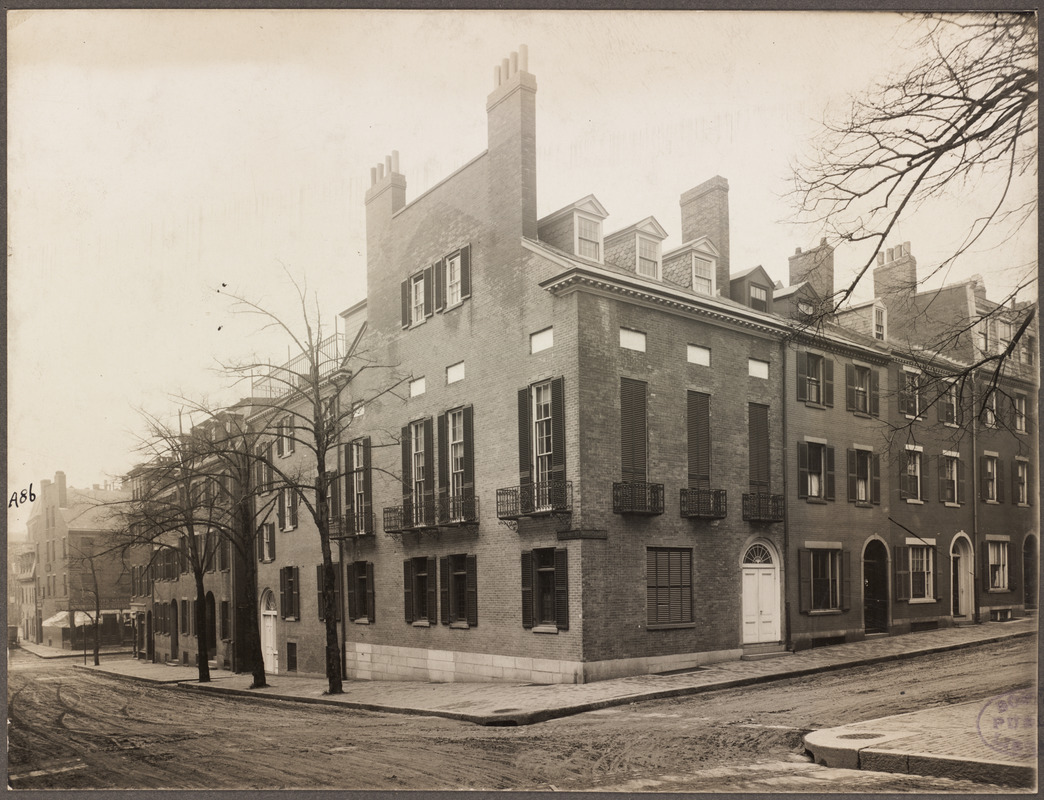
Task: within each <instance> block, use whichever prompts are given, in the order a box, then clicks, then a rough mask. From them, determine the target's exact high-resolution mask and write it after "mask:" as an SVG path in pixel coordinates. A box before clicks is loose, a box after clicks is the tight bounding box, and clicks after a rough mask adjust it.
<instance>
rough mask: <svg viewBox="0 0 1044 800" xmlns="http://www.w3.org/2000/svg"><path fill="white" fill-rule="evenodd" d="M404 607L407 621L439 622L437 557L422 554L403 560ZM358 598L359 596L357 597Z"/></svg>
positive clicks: (432, 623) (430, 623)
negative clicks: (436, 579)
mask: <svg viewBox="0 0 1044 800" xmlns="http://www.w3.org/2000/svg"><path fill="white" fill-rule="evenodd" d="M403 591H404V597H403V608H404V609H405V611H406V621H407V622H410V623H413V622H427V623H428V624H429V625H434V624H436V623H437V622H438V619H437V617H436V613H435V612H436V608H435V559H434V558H433V557H426V556H420V557H419V558H408V559H406V560H405V561H404V562H403ZM356 599H358V598H356Z"/></svg>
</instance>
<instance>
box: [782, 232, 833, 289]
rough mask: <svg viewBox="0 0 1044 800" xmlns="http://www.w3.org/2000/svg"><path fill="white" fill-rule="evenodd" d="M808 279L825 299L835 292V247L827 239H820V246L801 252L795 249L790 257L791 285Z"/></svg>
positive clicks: (799, 249)
mask: <svg viewBox="0 0 1044 800" xmlns="http://www.w3.org/2000/svg"><path fill="white" fill-rule="evenodd" d="M805 281H808V282H809V283H810V284H811V285H812V288H813V289H814V290H815V292H816V294H818V295H819V297H820V299H823V300H825V299H826V298H828V297H830V296H831V295H832V294H833V293H834V248H833V247H831V246H830V245H828V244H827V240H826V239H825V238H824V239H820V240H819V247H814V248H812V249H811V250H806V251H805V252H801V248H800V247H799V248H797V249H796V250H795V251H794V255H792V256H791V257H790V285H791V286H797V285H798V284H799V283H803V282H805Z"/></svg>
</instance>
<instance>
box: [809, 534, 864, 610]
mask: <svg viewBox="0 0 1044 800" xmlns="http://www.w3.org/2000/svg"><path fill="white" fill-rule="evenodd" d="M851 574H852V569H851V554H850V553H849V552H848V551H847V550H834V549H829V548H822V549H820V548H801V549H799V550H798V598H799V603H798V607H799V609H800V611H801V612H802V613H810V612H816V611H848V610H849V609H850V608H851V607H852V579H851Z"/></svg>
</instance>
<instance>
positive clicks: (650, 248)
mask: <svg viewBox="0 0 1044 800" xmlns="http://www.w3.org/2000/svg"><path fill="white" fill-rule="evenodd" d="M636 236H637V237H638V247H637V251H638V274H639V275H642V276H643V277H646V278H654V279H656V280H659V279H660V242H659V241H658V240H656V239H651V238H649V237H648V236H642V235H641V234H640V233H639V234H636Z"/></svg>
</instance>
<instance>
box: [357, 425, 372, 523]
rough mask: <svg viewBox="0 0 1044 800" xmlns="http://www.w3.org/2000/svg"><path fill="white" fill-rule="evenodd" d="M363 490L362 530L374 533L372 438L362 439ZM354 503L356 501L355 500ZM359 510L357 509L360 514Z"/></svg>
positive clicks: (365, 437)
mask: <svg viewBox="0 0 1044 800" xmlns="http://www.w3.org/2000/svg"><path fill="white" fill-rule="evenodd" d="M362 457H363V463H362V488H363V507H362V514H363V524H362V529H363V530H364V531H365V532H366V533H373V495H372V493H371V491H372V490H371V488H370V437H369V436H364V437H363V439H362ZM353 502H354V499H353ZM358 511H359V509H356V513H358Z"/></svg>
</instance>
